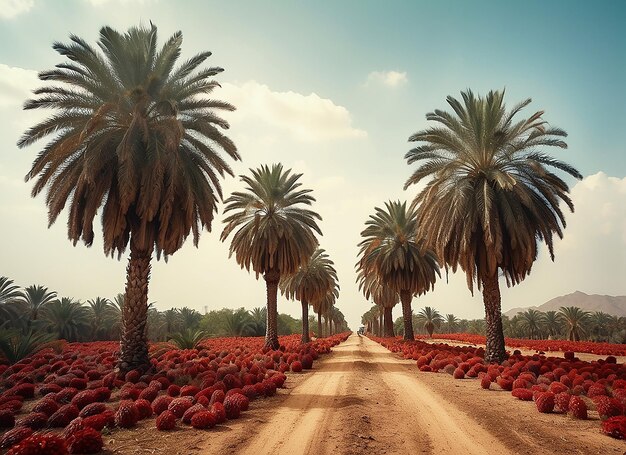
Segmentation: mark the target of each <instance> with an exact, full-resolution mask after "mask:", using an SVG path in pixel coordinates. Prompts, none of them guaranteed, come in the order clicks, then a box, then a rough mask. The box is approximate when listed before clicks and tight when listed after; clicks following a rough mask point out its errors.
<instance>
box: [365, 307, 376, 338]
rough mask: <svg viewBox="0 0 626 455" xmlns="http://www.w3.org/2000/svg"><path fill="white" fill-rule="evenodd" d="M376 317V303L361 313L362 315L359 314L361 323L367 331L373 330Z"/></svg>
mask: <svg viewBox="0 0 626 455" xmlns="http://www.w3.org/2000/svg"><path fill="white" fill-rule="evenodd" d="M377 317H378V307H377V306H376V305H374V306H373V307H372V308H370V309H369V310H368V311H366V312H365V313H363V316H361V324H363V325H364V326H365V330H366V332H367V333H372V332H374V326H375V323H376V318H377Z"/></svg>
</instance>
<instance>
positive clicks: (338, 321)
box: [330, 306, 347, 333]
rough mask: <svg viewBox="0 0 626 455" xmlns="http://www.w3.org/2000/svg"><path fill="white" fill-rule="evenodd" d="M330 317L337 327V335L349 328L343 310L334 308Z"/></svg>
mask: <svg viewBox="0 0 626 455" xmlns="http://www.w3.org/2000/svg"><path fill="white" fill-rule="evenodd" d="M330 317H331V320H332V321H333V324H334V327H335V333H340V332H343V331H344V330H345V328H346V327H347V323H346V317H345V316H344V314H343V313H342V312H341V310H340V309H339V308H337V307H335V306H334V307H333V309H332V310H331V315H330Z"/></svg>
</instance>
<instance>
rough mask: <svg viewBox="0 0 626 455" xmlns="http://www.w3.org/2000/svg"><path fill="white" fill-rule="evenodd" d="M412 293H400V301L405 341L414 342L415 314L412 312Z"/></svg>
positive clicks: (405, 291) (404, 291)
mask: <svg viewBox="0 0 626 455" xmlns="http://www.w3.org/2000/svg"><path fill="white" fill-rule="evenodd" d="M411 300H413V296H412V295H411V291H407V290H403V291H400V301H401V302H402V319H403V320H404V321H403V322H404V339H405V340H414V339H415V336H414V335H413V312H412V311H411Z"/></svg>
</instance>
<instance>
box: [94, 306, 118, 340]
mask: <svg viewBox="0 0 626 455" xmlns="http://www.w3.org/2000/svg"><path fill="white" fill-rule="evenodd" d="M87 305H89V313H90V315H89V316H90V319H91V340H99V339H103V338H106V333H107V332H108V331H109V329H110V328H111V326H112V325H113V318H114V314H113V307H112V306H111V301H110V300H109V299H105V298H102V297H96V298H95V299H92V300H87Z"/></svg>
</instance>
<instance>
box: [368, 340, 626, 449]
mask: <svg viewBox="0 0 626 455" xmlns="http://www.w3.org/2000/svg"><path fill="white" fill-rule="evenodd" d="M471 337H472V336H470V337H464V336H459V337H457V340H459V341H464V342H476V343H477V344H478V343H480V341H481V340H480V338H474V339H473V338H471ZM370 338H371V339H373V340H374V341H376V342H378V343H380V344H381V345H383V346H384V347H386V348H387V349H389V350H390V351H392V352H394V353H397V354H399V355H401V356H402V357H403V358H405V359H412V360H415V361H416V364H417V368H418V369H419V371H420V372H434V373H437V372H445V373H449V374H451V375H452V376H453V378H454V379H466V378H468V379H476V380H477V382H479V383H477V387H481V388H482V389H486V390H489V389H492V388H495V389H498V390H505V391H509V392H511V395H512V396H513V397H515V398H517V399H518V400H521V401H531V400H532V401H534V402H535V405H536V408H537V411H538V412H540V413H555V414H563V415H569V416H570V417H571V418H574V419H587V418H588V413H587V411H588V410H591V411H594V417H595V415H597V418H598V420H600V421H602V422H603V423H602V431H603V433H604V434H607V435H609V436H612V437H614V438H617V439H626V432H622V429H623V428H626V427H624V425H623V424H621V422H623V421H624V419H625V418H626V417H625V416H626V368H625V367H624V365H623V364H621V363H618V362H617V361H616V358H615V357H614V354H617V355H621V354H622V353H623V351H622V350H620V348H618V346H620V345H607V346H604V347H603V348H602V349H600V351H602V352H609V353H610V354H611V355H608V356H607V357H606V358H599V359H597V360H594V361H584V360H580V359H579V358H577V357H576V355H575V353H574V352H588V349H589V346H588V345H589V344H593V343H585V342H562V341H541V342H540V341H535V340H524V341H530V342H531V345H532V346H534V348H538V347H543V348H544V349H549V348H554V347H557V346H560V347H562V348H563V349H566V352H565V353H564V355H563V356H559V357H556V356H546V355H544V354H535V355H522V354H521V353H520V352H519V351H515V352H514V353H513V354H510V355H509V357H508V359H507V360H505V361H504V362H503V363H502V364H501V365H497V364H486V363H485V362H484V360H483V357H484V349H483V348H482V347H479V348H476V347H473V346H451V345H448V344H445V343H427V342H424V341H421V340H415V341H404V340H402V339H400V338H377V337H370ZM482 341H483V342H484V337H482ZM533 343H534V344H533ZM542 343H543V344H542ZM563 343H564V344H563ZM524 347H528V346H524ZM586 350H587V351H586ZM596 352H597V350H596ZM522 405H523V404H520V406H522ZM608 419H614V420H610V421H609V422H608V423H605V422H606V421H607V420H608ZM620 419H621V420H620ZM620 425H621V426H620ZM607 428H608V429H607Z"/></svg>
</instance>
